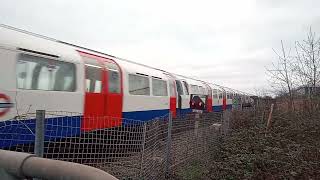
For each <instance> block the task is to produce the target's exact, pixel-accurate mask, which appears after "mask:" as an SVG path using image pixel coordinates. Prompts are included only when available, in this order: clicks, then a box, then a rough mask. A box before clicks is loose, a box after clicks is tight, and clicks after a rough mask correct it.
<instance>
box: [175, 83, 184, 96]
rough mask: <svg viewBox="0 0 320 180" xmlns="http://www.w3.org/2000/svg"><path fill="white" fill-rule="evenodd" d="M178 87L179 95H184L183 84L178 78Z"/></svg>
mask: <svg viewBox="0 0 320 180" xmlns="http://www.w3.org/2000/svg"><path fill="white" fill-rule="evenodd" d="M176 88H177V92H178V95H184V92H183V86H182V83H181V81H180V80H176Z"/></svg>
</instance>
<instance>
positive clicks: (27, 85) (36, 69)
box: [16, 53, 77, 92]
mask: <svg viewBox="0 0 320 180" xmlns="http://www.w3.org/2000/svg"><path fill="white" fill-rule="evenodd" d="M22 65H24V66H25V68H24V69H21V67H22ZM32 66H33V67H32ZM68 66H69V67H68ZM20 70H22V71H20ZM76 72H77V69H76V65H75V64H74V63H72V62H67V61H62V60H60V59H57V58H55V57H47V56H44V55H41V56H40V55H35V54H33V53H19V54H18V56H17V59H16V88H17V89H22V90H37V91H61V92H75V91H76V90H77V73H76ZM45 76H47V77H46V78H45V79H44V77H45ZM19 78H20V79H19ZM68 78H69V79H70V80H68ZM28 81H29V82H28ZM66 82H67V83H66ZM68 82H69V83H68ZM39 86H40V87H39Z"/></svg>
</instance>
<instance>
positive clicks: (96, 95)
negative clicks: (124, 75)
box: [80, 52, 122, 131]
mask: <svg viewBox="0 0 320 180" xmlns="http://www.w3.org/2000/svg"><path fill="white" fill-rule="evenodd" d="M80 55H81V56H82V58H83V60H84V64H85V91H86V92H85V98H84V99H85V105H84V118H83V121H82V124H81V129H82V130H83V131H90V130H96V129H102V128H109V127H114V126H118V125H121V123H122V121H121V117H122V88H121V87H122V86H121V84H122V79H121V72H120V68H117V69H116V70H117V71H116V70H115V72H117V74H115V75H113V74H112V73H109V71H110V70H109V68H108V67H109V64H112V63H113V64H114V65H115V66H116V67H118V66H117V65H116V64H115V63H114V62H112V61H111V60H108V59H106V58H103V57H99V56H95V55H91V54H88V53H84V52H80ZM109 62H110V63H109ZM110 79H111V81H112V82H111V81H110ZM114 83H116V85H115V84H114ZM110 89H111V91H110Z"/></svg>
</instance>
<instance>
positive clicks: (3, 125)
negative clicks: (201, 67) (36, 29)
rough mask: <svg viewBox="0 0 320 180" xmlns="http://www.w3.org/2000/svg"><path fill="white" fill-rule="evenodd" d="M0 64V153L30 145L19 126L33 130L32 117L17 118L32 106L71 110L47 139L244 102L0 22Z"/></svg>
mask: <svg viewBox="0 0 320 180" xmlns="http://www.w3.org/2000/svg"><path fill="white" fill-rule="evenodd" d="M0 59H1V66H0V148H1V147H6V146H8V145H9V144H10V145H15V144H19V143H21V142H22V143H26V142H31V141H33V139H34V136H33V135H32V132H30V131H32V128H31V130H30V128H24V126H29V127H33V128H34V123H35V118H34V117H33V118H32V117H30V118H28V116H25V115H27V114H30V113H34V112H35V110H40V109H43V110H46V111H64V112H77V113H79V115H78V116H80V118H73V119H72V122H70V118H63V117H62V118H58V120H57V118H48V119H47V121H48V122H50V121H51V123H53V124H56V125H57V126H52V127H51V131H50V132H46V133H51V134H50V137H55V135H54V134H55V133H56V134H57V136H59V137H61V136H63V137H64V136H65V137H67V136H73V135H77V134H80V133H82V132H87V131H93V130H97V129H102V128H112V127H117V126H121V125H123V124H124V123H125V120H126V119H136V120H140V121H147V120H152V119H153V118H155V117H159V116H163V115H165V114H168V113H169V112H171V113H172V116H173V117H177V116H180V115H183V114H186V113H190V112H192V111H200V110H201V111H208V112H211V111H223V110H226V109H231V108H232V107H233V106H234V107H235V106H237V105H239V104H242V103H245V102H247V101H250V98H249V96H248V95H246V94H243V93H239V92H238V91H235V90H231V89H229V88H224V87H222V86H218V85H215V84H212V83H208V82H204V81H201V80H197V79H193V78H189V77H185V76H181V75H176V74H174V73H170V72H166V71H163V70H160V69H156V68H152V67H149V66H146V65H142V64H139V63H135V62H131V61H129V60H125V59H121V58H117V57H115V56H111V55H107V54H104V53H101V52H97V51H94V50H90V49H87V48H83V47H80V46H76V45H72V44H69V43H66V42H62V41H58V40H55V39H50V38H47V37H44V36H41V35H37V34H33V33H30V32H26V31H23V30H19V29H15V28H12V27H8V26H4V25H2V26H0ZM23 116H25V117H23ZM86 117H114V118H115V119H116V120H115V119H113V120H112V122H108V119H105V118H104V119H103V120H102V119H100V120H101V121H104V122H103V123H101V122H99V119H98V118H97V119H96V120H95V121H92V118H86ZM21 119H23V120H21ZM54 121H58V122H54ZM58 125H59V126H58ZM59 128H71V129H72V130H68V129H59ZM6 140H10V142H9V141H6Z"/></svg>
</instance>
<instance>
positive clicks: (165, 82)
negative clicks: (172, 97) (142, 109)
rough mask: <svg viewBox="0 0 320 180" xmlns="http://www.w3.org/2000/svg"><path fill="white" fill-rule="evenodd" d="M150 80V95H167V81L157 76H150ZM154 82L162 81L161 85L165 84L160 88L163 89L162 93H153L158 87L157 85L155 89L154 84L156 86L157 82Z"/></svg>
mask: <svg viewBox="0 0 320 180" xmlns="http://www.w3.org/2000/svg"><path fill="white" fill-rule="evenodd" d="M151 80H152V82H151V84H152V95H153V96H159V97H164V96H168V94H169V93H168V84H167V81H165V80H162V79H158V78H153V77H152V78H151ZM156 82H161V83H163V84H162V85H165V86H163V87H162V90H164V93H162V94H161V93H155V92H157V89H159V87H157V89H155V88H156V86H158V85H159V84H155V83H156ZM159 92H161V91H159Z"/></svg>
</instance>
